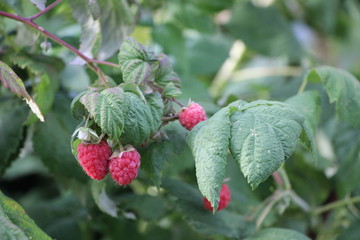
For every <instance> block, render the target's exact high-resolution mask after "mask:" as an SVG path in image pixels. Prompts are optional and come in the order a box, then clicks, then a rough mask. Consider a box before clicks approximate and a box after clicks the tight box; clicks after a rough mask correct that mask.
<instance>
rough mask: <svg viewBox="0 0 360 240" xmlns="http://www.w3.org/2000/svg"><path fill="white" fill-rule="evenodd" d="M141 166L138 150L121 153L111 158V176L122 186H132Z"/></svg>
mask: <svg viewBox="0 0 360 240" xmlns="http://www.w3.org/2000/svg"><path fill="white" fill-rule="evenodd" d="M139 166H140V154H139V153H138V152H137V151H136V149H133V150H130V151H125V152H121V153H120V154H119V156H117V157H113V158H110V164H109V168H110V174H111V176H112V178H113V179H114V180H115V181H116V182H117V183H119V184H120V185H128V184H130V183H131V182H132V181H133V180H134V179H135V178H136V177H137V174H138V171H139Z"/></svg>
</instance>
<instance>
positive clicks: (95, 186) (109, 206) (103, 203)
mask: <svg viewBox="0 0 360 240" xmlns="http://www.w3.org/2000/svg"><path fill="white" fill-rule="evenodd" d="M105 187H106V184H105V182H104V181H100V182H95V181H93V182H92V183H91V194H92V196H93V198H94V200H95V203H96V205H97V206H98V207H99V209H100V210H101V211H103V212H104V213H106V214H108V215H110V216H112V217H118V213H117V211H118V209H117V207H116V204H115V202H114V201H113V200H111V199H110V198H109V196H108V195H107V194H106V191H105Z"/></svg>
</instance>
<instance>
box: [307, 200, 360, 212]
mask: <svg viewBox="0 0 360 240" xmlns="http://www.w3.org/2000/svg"><path fill="white" fill-rule="evenodd" d="M357 202H360V196H357V197H353V198H345V199H342V200H339V201H335V202H332V203H329V204H326V205H324V206H320V207H317V208H315V210H314V211H313V212H314V214H321V213H323V212H327V211H329V210H331V209H334V208H338V207H342V206H346V205H349V204H353V203H357Z"/></svg>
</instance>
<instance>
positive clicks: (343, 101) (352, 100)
mask: <svg viewBox="0 0 360 240" xmlns="http://www.w3.org/2000/svg"><path fill="white" fill-rule="evenodd" d="M306 77H307V79H308V81H311V82H318V81H321V83H322V84H323V86H324V89H325V91H326V92H327V94H328V95H329V98H330V103H333V102H335V103H336V113H337V115H338V116H339V118H340V119H341V120H343V121H345V122H347V123H350V124H351V125H353V126H354V127H356V128H360V82H359V80H358V79H356V78H355V77H354V76H353V75H352V74H350V73H349V72H346V71H344V70H342V69H338V68H334V67H329V66H323V67H317V68H314V69H312V70H311V71H310V72H309V73H308V75H307V76H306Z"/></svg>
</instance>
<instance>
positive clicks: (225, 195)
mask: <svg viewBox="0 0 360 240" xmlns="http://www.w3.org/2000/svg"><path fill="white" fill-rule="evenodd" d="M230 200H231V192H230V189H229V187H228V185H226V184H223V185H222V188H221V191H220V201H219V207H218V209H217V210H218V211H220V210H222V209H224V208H226V207H227V205H229V202H230ZM203 201H204V202H203V203H204V208H205V209H207V210H210V211H213V207H212V206H211V203H210V202H209V200H207V199H206V198H205V197H204V200H203Z"/></svg>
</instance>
